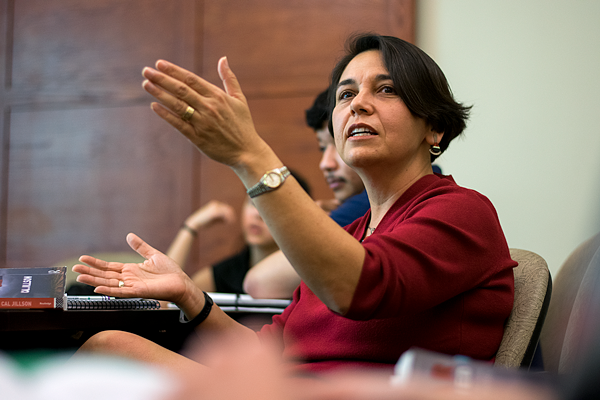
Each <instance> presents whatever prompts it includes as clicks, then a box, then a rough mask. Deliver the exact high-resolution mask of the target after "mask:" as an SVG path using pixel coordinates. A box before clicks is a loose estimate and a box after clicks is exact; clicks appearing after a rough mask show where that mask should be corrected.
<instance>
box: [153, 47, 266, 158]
mask: <svg viewBox="0 0 600 400" xmlns="http://www.w3.org/2000/svg"><path fill="white" fill-rule="evenodd" d="M218 71H219V76H220V77H221V80H222V82H223V86H224V88H225V91H223V90H222V89H220V88H218V87H216V86H215V85H213V84H211V83H209V82H207V81H206V80H204V79H202V78H200V77H198V76H197V75H195V74H193V73H191V72H189V71H187V70H185V69H183V68H181V67H179V66H177V65H175V64H172V63H169V62H167V61H164V60H159V61H157V62H156V69H154V68H150V67H146V68H144V69H143V71H142V75H143V76H144V78H146V80H145V81H144V83H143V84H142V86H143V87H144V89H145V90H146V91H147V92H148V93H150V94H151V95H152V96H154V97H155V98H156V99H157V100H158V101H159V103H152V110H154V112H155V113H156V114H158V115H159V116H160V117H161V118H163V119H164V120H165V121H167V122H168V123H170V124H171V125H173V126H174V127H175V128H176V129H177V130H179V131H180V132H181V133H183V134H184V135H185V136H186V137H187V138H188V139H189V140H190V141H191V142H192V143H193V144H194V145H196V146H197V147H198V148H199V149H200V150H201V151H202V152H204V153H205V154H206V155H207V156H209V157H210V158H212V159H214V160H216V161H218V162H220V163H223V164H225V165H229V166H236V165H238V164H244V163H245V158H246V157H260V154H261V153H262V152H264V151H268V150H267V149H268V146H267V144H266V143H265V142H264V141H263V140H262V139H261V138H260V136H259V135H258V134H257V133H256V130H255V128H254V123H253V122H252V116H251V115H250V110H249V108H248V104H247V102H246V98H245V97H244V94H243V93H242V90H241V88H240V85H239V83H238V81H237V78H236V77H235V75H234V74H233V72H232V71H231V69H230V68H229V64H228V62H227V59H226V58H225V57H223V58H221V59H220V60H219V64H218ZM189 107H191V109H190V108H189ZM192 109H193V110H192ZM190 113H191V114H190Z"/></svg>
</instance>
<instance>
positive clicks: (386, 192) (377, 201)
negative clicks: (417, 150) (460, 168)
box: [361, 164, 433, 228]
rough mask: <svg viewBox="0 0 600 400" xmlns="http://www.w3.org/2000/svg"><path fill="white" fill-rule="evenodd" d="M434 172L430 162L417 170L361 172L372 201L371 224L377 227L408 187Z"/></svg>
mask: <svg viewBox="0 0 600 400" xmlns="http://www.w3.org/2000/svg"><path fill="white" fill-rule="evenodd" d="M432 173H433V170H432V168H431V164H429V165H426V166H424V167H423V168H420V169H418V170H416V171H405V172H403V173H398V172H395V171H393V170H392V171H390V170H389V169H388V170H383V171H377V172H375V173H370V174H367V173H363V174H361V178H362V179H363V182H364V183H365V188H366V189H367V194H368V195H369V202H370V203H371V220H370V223H369V226H370V227H371V228H376V227H377V225H379V223H380V222H381V220H382V219H383V217H384V216H385V214H386V213H387V212H388V210H389V209H390V208H391V207H392V205H394V203H395V202H396V200H398V199H399V198H400V196H402V195H403V194H404V193H405V192H406V191H407V190H408V188H410V187H411V186H412V185H413V184H414V183H415V182H417V181H418V180H419V179H421V178H422V177H424V176H426V175H430V174H432Z"/></svg>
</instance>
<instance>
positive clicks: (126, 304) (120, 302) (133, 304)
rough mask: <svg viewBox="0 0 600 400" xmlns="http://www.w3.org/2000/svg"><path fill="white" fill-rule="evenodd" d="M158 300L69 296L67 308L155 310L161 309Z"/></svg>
mask: <svg viewBox="0 0 600 400" xmlns="http://www.w3.org/2000/svg"><path fill="white" fill-rule="evenodd" d="M159 308H160V303H159V301H158V300H152V299H142V298H132V299H121V298H116V297H110V296H67V310H153V309H159Z"/></svg>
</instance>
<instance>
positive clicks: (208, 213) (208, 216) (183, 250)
mask: <svg viewBox="0 0 600 400" xmlns="http://www.w3.org/2000/svg"><path fill="white" fill-rule="evenodd" d="M234 221H235V212H234V210H233V208H232V207H231V206H230V205H228V204H225V203H221V202H220V201H216V200H212V201H210V202H209V203H207V204H205V205H204V206H202V207H201V208H199V209H198V210H196V211H195V212H194V213H193V214H192V215H190V216H189V217H187V218H186V220H185V222H184V223H183V225H182V226H181V228H180V229H179V232H177V235H176V236H175V239H173V242H172V243H171V246H169V250H167V253H166V254H167V256H169V257H171V258H172V259H173V260H174V261H175V262H176V263H177V264H178V265H179V266H181V268H183V269H185V263H186V261H187V258H188V255H189V254H190V248H191V247H192V244H193V243H194V239H195V238H196V236H197V234H198V230H199V229H201V228H207V227H209V226H211V225H213V224H215V223H218V222H225V223H233V222H234ZM206 269H207V268H204V269H203V270H206ZM201 272H202V271H201ZM204 275H206V274H203V276H204ZM210 276H211V279H212V272H211V274H210ZM204 278H205V277H204ZM199 279H201V280H202V281H203V280H204V279H203V278H202V277H200V278H199ZM194 281H196V279H195V278H194ZM213 285H214V282H213ZM204 290H207V289H204Z"/></svg>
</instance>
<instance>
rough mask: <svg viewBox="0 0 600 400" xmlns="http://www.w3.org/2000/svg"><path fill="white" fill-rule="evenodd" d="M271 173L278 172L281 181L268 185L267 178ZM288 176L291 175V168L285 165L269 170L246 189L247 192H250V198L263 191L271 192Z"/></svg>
mask: <svg viewBox="0 0 600 400" xmlns="http://www.w3.org/2000/svg"><path fill="white" fill-rule="evenodd" d="M269 174H277V175H278V176H279V182H278V183H277V184H276V185H275V186H270V185H267V183H266V180H267V178H268V176H269ZM288 176H290V170H289V169H288V168H287V167H285V166H284V167H281V168H275V169H272V170H270V171H267V172H265V174H264V175H263V176H262V178H260V180H259V181H258V182H257V183H256V184H255V185H254V186H252V187H251V188H250V189H248V190H247V191H246V193H248V196H250V198H254V197H256V196H260V195H261V194H263V193H267V192H271V191H273V190H275V189H277V188H278V187H280V186H281V185H282V184H283V182H285V180H286V178H287V177H288Z"/></svg>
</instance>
